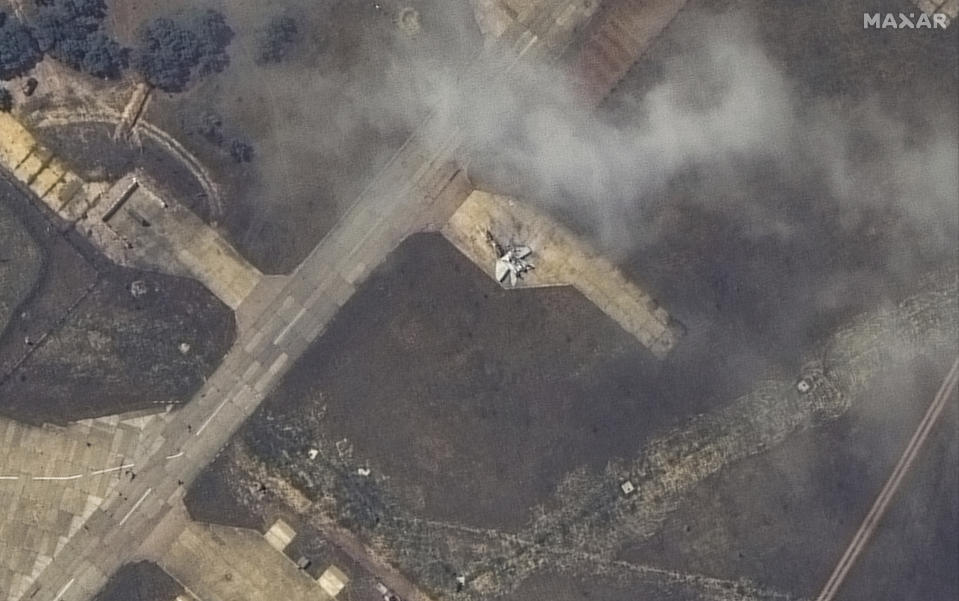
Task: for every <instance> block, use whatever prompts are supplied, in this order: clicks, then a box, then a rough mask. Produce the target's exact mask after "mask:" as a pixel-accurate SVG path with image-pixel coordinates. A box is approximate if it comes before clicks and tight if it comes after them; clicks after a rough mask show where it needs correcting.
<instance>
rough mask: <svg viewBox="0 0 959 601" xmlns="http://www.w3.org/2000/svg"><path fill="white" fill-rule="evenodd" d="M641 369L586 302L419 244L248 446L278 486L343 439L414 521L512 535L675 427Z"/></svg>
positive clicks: (329, 338)
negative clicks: (512, 287) (574, 482)
mask: <svg viewBox="0 0 959 601" xmlns="http://www.w3.org/2000/svg"><path fill="white" fill-rule="evenodd" d="M645 355H646V351H645V350H644V349H643V348H642V347H640V346H639V344H638V343H637V342H635V341H634V340H633V339H632V338H631V337H630V336H628V335H627V334H626V333H625V332H623V331H622V330H621V329H620V328H619V326H618V325H616V324H615V323H614V322H612V321H611V320H609V319H608V318H607V317H606V316H605V315H603V314H602V313H601V312H600V311H599V310H598V309H597V308H596V307H595V306H593V305H592V304H591V303H589V302H588V301H587V300H586V299H585V298H583V297H582V296H580V295H579V293H577V292H575V291H574V290H572V289H570V288H554V289H544V290H538V291H532V290H520V291H506V290H503V289H502V288H500V287H499V286H498V285H497V284H496V283H495V282H493V281H491V280H489V278H487V277H486V276H485V275H484V274H483V273H482V272H481V271H480V270H479V269H478V268H477V267H476V266H474V265H473V264H472V263H471V262H470V261H469V260H468V259H466V258H465V257H464V256H462V255H460V254H459V252H458V251H456V250H455V249H454V248H453V247H452V246H450V245H449V244H448V243H447V242H446V241H445V240H443V239H442V238H441V237H440V236H438V235H417V236H413V237H411V238H409V239H407V240H406V241H405V242H404V243H403V244H402V245H401V246H400V248H399V249H398V250H397V251H395V252H394V253H393V254H392V255H391V256H390V258H389V259H388V260H387V262H386V263H385V264H384V265H383V266H381V267H380V268H379V269H377V270H376V271H375V272H374V274H373V275H372V276H371V278H370V279H369V280H368V281H367V282H366V283H365V284H364V285H363V286H362V288H361V289H360V291H358V293H357V294H356V295H355V296H354V297H353V298H352V299H351V300H350V302H349V303H348V304H347V305H346V306H345V307H344V308H343V310H342V311H341V312H340V313H339V314H338V315H337V317H336V318H335V320H334V322H333V323H332V324H331V326H330V328H329V329H328V331H327V332H326V334H325V335H324V336H323V337H322V338H320V339H319V340H318V341H317V342H315V343H314V345H313V346H312V347H311V348H310V349H309V350H308V351H307V353H306V354H305V355H304V356H303V357H302V358H301V359H300V360H299V361H298V362H297V364H296V366H295V367H294V368H293V370H292V371H291V372H290V374H289V375H288V376H286V378H284V380H283V382H282V384H281V385H280V386H279V388H278V389H277V390H276V391H275V392H274V393H272V394H271V395H270V397H269V398H268V399H267V400H266V401H265V402H264V403H263V405H261V407H260V409H259V410H258V413H257V414H256V417H254V418H253V419H252V420H251V421H250V422H249V423H248V425H247V427H245V428H244V430H243V434H242V436H241V440H242V442H243V443H244V444H245V445H248V447H249V449H251V451H252V452H253V453H254V454H255V455H256V456H258V457H260V458H261V459H262V460H264V461H266V462H267V463H269V464H271V465H273V466H275V467H276V468H279V469H280V470H281V471H282V470H285V469H288V468H287V467H284V466H285V465H286V463H287V462H286V461H285V460H284V456H285V455H287V454H289V455H297V456H302V455H304V454H305V453H306V451H307V450H308V449H309V448H310V447H311V446H314V445H315V444H318V443H317V442H315V441H317V440H321V439H325V440H330V441H333V440H340V439H343V438H346V439H348V441H349V443H350V444H351V445H352V456H353V457H354V459H355V462H356V463H357V464H358V465H363V464H365V463H368V464H369V466H370V467H371V469H373V470H374V471H375V472H377V473H382V474H386V475H388V476H389V478H390V483H389V488H390V489H391V492H390V494H391V495H397V496H398V497H399V499H400V502H401V503H403V504H405V505H406V506H407V507H409V508H410V509H411V510H415V512H416V513H417V514H420V515H425V516H428V517H429V518H430V519H436V520H447V521H448V520H452V521H456V522H462V523H466V524H470V525H475V526H478V527H492V528H507V529H510V528H516V527H518V526H521V525H522V524H524V523H525V522H526V521H527V520H528V519H529V511H530V509H531V507H532V506H533V505H535V504H536V503H540V502H543V501H545V499H546V498H547V497H548V496H549V494H550V493H551V492H552V490H553V488H554V487H555V486H556V484H557V483H558V481H559V479H561V478H562V476H563V475H564V474H565V473H566V472H568V471H569V470H571V469H573V468H575V467H577V466H579V465H583V464H585V465H588V466H589V467H590V468H592V469H600V468H602V466H603V465H605V463H606V460H607V458H608V457H609V456H611V455H621V454H624V453H632V452H633V451H634V450H635V449H634V446H635V442H636V440H637V438H641V437H642V433H643V432H648V431H651V430H654V429H656V428H657V427H662V426H663V424H664V423H667V422H668V420H669V416H670V411H668V410H663V408H655V410H654V407H655V402H656V394H655V391H654V390H652V389H650V387H649V386H648V385H646V384H644V378H643V376H644V375H649V374H650V372H651V370H652V369H654V368H655V365H653V364H654V360H652V359H651V358H649V357H646V356H645ZM320 407H325V413H323V415H322V417H317V419H316V420H313V419H311V418H310V417H307V416H311V415H316V413H317V411H318V410H319V408H320ZM624 421H628V422H629V423H632V424H634V427H633V428H630V429H626V428H621V427H619V425H620V424H621V423H623V422H624ZM304 424H309V427H308V428H303V427H302V426H303V425H304ZM298 467H299V466H298ZM373 492H375V491H373ZM377 502H379V501H377ZM346 513H349V512H346ZM344 517H348V516H344Z"/></svg>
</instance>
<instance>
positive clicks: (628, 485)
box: [619, 480, 636, 497]
mask: <svg viewBox="0 0 959 601" xmlns="http://www.w3.org/2000/svg"><path fill="white" fill-rule="evenodd" d="M619 489H620V490H621V491H623V494H624V495H626V496H627V497H628V496H629V495H631V494H633V493H634V492H636V486H635V485H634V484H633V483H632V481H630V480H626V481H625V482H623V483H622V484H620V485H619Z"/></svg>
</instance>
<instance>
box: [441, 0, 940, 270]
mask: <svg viewBox="0 0 959 601" xmlns="http://www.w3.org/2000/svg"><path fill="white" fill-rule="evenodd" d="M684 18H686V19H694V18H695V17H692V16H691V15H684ZM691 29H692V30H694V31H696V35H695V36H694V39H692V40H687V41H686V45H687V51H686V52H683V53H681V54H679V55H675V56H673V57H672V58H670V59H669V60H668V61H667V62H666V65H665V73H664V76H663V78H662V81H663V82H662V83H661V84H660V85H657V86H655V87H653V88H652V89H651V90H649V91H648V93H646V94H645V96H643V97H641V98H631V99H629V100H628V101H627V103H628V104H631V105H632V106H631V107H628V108H630V109H631V110H630V111H629V113H630V114H628V115H626V116H625V117H624V116H623V115H622V114H619V115H617V116H616V120H615V121H613V119H611V118H609V116H604V117H600V116H597V114H596V113H595V112H593V111H590V110H588V109H586V108H584V107H582V106H580V105H579V104H578V101H577V98H576V95H575V92H574V88H573V87H572V86H570V85H568V84H569V80H568V77H567V76H565V75H564V73H562V72H560V71H559V70H557V69H554V68H551V67H543V66H536V65H534V66H528V65H527V66H524V67H522V68H520V69H519V70H518V73H517V74H516V75H515V76H514V77H510V78H509V79H508V80H507V81H500V82H499V83H497V84H490V83H489V82H490V81H493V80H494V79H495V78H494V77H492V76H489V77H486V78H484V83H483V85H482V86H475V87H473V88H467V89H465V90H464V89H460V88H457V84H459V83H461V82H439V83H437V85H436V86H435V91H434V94H433V98H432V101H433V102H434V103H435V104H436V105H438V106H439V107H440V110H441V111H445V113H446V114H447V115H449V118H450V119H451V120H454V119H455V120H456V122H457V123H458V124H459V125H460V126H461V127H464V128H465V129H466V130H467V132H468V137H469V138H470V140H471V143H472V145H473V147H474V151H475V152H474V154H476V155H477V156H478V157H480V158H479V159H478V160H477V161H476V162H475V167H476V172H475V175H476V177H477V179H479V180H480V183H481V184H488V185H491V186H492V187H494V188H501V189H502V191H504V192H511V191H515V192H517V193H519V194H522V195H525V196H527V197H528V198H529V199H530V200H532V201H534V202H538V203H542V204H544V205H546V206H552V207H554V208H556V209H558V210H560V211H561V212H563V213H565V214H567V215H569V216H572V217H573V218H575V219H580V220H584V221H585V223H586V225H587V226H588V227H590V228H592V229H593V230H594V231H595V232H596V233H598V234H599V235H600V237H601V239H602V240H603V242H604V243H605V244H606V245H607V246H608V247H610V248H611V249H613V250H618V251H622V252H625V251H628V250H629V249H630V248H633V247H635V246H636V245H643V244H646V243H649V242H650V241H652V240H655V239H656V238H657V236H658V234H659V233H660V232H658V231H657V224H656V223H655V220H654V221H653V222H652V223H651V224H647V225H646V226H645V227H643V229H642V230H640V231H637V229H636V227H637V219H636V215H637V214H639V213H641V212H642V211H643V208H644V205H645V204H646V203H650V202H654V201H655V200H656V199H657V195H659V194H661V193H662V192H663V190H664V189H665V187H666V186H667V184H668V183H669V182H670V181H672V180H673V179H674V178H675V177H676V176H677V175H679V174H681V173H683V172H686V171H689V170H691V169H696V170H701V171H702V172H703V173H705V174H708V177H704V178H703V179H704V181H705V182H707V188H706V189H704V190H703V192H702V194H701V195H700V196H701V197H702V199H703V202H704V203H705V204H706V205H707V206H706V208H708V209H710V210H716V211H735V212H736V213H737V215H738V219H739V220H741V221H744V222H746V223H748V224H749V227H750V228H753V229H754V231H753V233H754V234H755V235H757V236H759V235H769V234H774V235H778V236H784V237H788V236H790V235H791V234H792V233H793V226H792V225H791V223H790V221H789V219H788V218H787V217H786V216H784V215H782V214H781V213H779V212H777V211H776V210H773V209H772V208H771V207H768V206H766V204H765V203H764V199H763V198H741V196H742V193H741V191H740V190H741V188H742V185H741V184H742V182H743V178H744V177H747V174H748V172H749V169H747V168H744V167H746V166H749V165H756V164H763V165H765V167H764V168H765V169H767V170H768V171H769V172H771V173H776V174H777V176H778V177H783V178H785V179H792V180H795V181H800V180H808V182H810V184H809V185H807V187H811V186H812V185H813V184H812V182H815V185H820V184H825V185H824V186H823V189H822V194H823V196H824V198H823V199H822V201H823V202H824V203H828V202H831V203H834V205H835V206H834V209H835V211H836V213H837V219H838V220H839V222H840V223H841V224H842V225H843V226H844V227H848V228H849V229H850V230H853V229H855V228H857V227H859V226H860V225H861V224H862V221H863V219H864V215H866V214H872V213H875V212H883V213H888V214H889V215H891V216H894V217H896V219H893V222H892V223H891V230H890V232H891V233H892V234H893V235H897V234H902V235H911V234H910V233H912V234H914V233H915V232H916V231H921V232H923V234H922V235H923V237H924V240H923V241H922V243H923V244H924V245H942V244H945V243H948V241H949V240H951V239H954V238H955V236H956V230H957V227H956V218H955V210H954V203H955V199H956V197H957V193H959V182H957V169H956V166H957V161H959V154H957V137H956V132H955V127H954V126H953V125H954V124H953V123H952V122H951V121H950V120H947V121H946V123H944V124H943V125H944V127H942V128H939V129H933V130H932V131H931V132H924V133H923V135H917V132H913V131H910V129H909V127H907V125H906V124H905V123H904V122H902V121H900V120H897V119H896V118H894V117H892V116H891V115H889V114H887V113H886V112H884V109H883V108H882V107H881V106H880V104H879V103H878V102H877V101H875V100H872V99H870V100H866V101H864V102H860V103H858V104H856V105H855V106H842V105H839V104H830V103H828V102H827V101H825V100H821V99H818V100H815V101H808V100H807V101H804V100H801V99H800V95H799V94H797V91H796V86H795V84H794V83H793V82H791V81H790V80H789V79H788V78H787V77H786V75H784V73H783V72H782V70H781V69H780V68H779V67H778V66H777V65H775V64H774V63H773V61H772V60H771V59H770V58H769V57H768V56H767V54H766V52H765V51H764V49H763V47H762V44H761V43H760V41H759V39H758V36H757V34H756V32H755V31H754V27H753V25H751V22H750V20H749V18H748V16H747V15H744V14H731V15H724V16H719V17H717V16H710V17H708V18H707V17H702V18H700V19H699V23H698V25H697V26H694V27H692V28H691ZM947 110H948V109H944V110H943V112H944V114H946V111H947ZM623 112H625V111H620V113H623ZM724 197H725V198H734V199H737V202H735V203H733V204H726V205H723V204H721V203H722V200H721V199H723V198H724ZM737 197H740V198H737ZM712 199H715V201H714V200H712ZM713 202H715V203H716V204H710V203H713ZM890 218H892V217H890Z"/></svg>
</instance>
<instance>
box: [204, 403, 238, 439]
mask: <svg viewBox="0 0 959 601" xmlns="http://www.w3.org/2000/svg"><path fill="white" fill-rule="evenodd" d="M229 400H230V399H229V398H225V399H223V402H222V403H220V404H219V405H218V406H217V408H216V409H214V410H213V413H211V414H210V417H208V418H206V421H205V422H203V425H202V426H200V427H199V429H198V430H197V431H196V435H197V436H199V435H200V434H203V431H204V430H205V429H206V427H207V426H209V425H210V422H212V421H213V418H214V417H216V414H217V413H219V412H220V409H223V406H224V405H226V403H227V401H229Z"/></svg>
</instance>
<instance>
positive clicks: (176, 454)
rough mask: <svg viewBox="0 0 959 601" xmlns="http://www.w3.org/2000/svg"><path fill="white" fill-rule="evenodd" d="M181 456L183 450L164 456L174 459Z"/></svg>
mask: <svg viewBox="0 0 959 601" xmlns="http://www.w3.org/2000/svg"><path fill="white" fill-rule="evenodd" d="M182 456H183V451H180V452H179V453H174V454H172V455H167V456H166V458H167V459H176V458H177V457H182Z"/></svg>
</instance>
